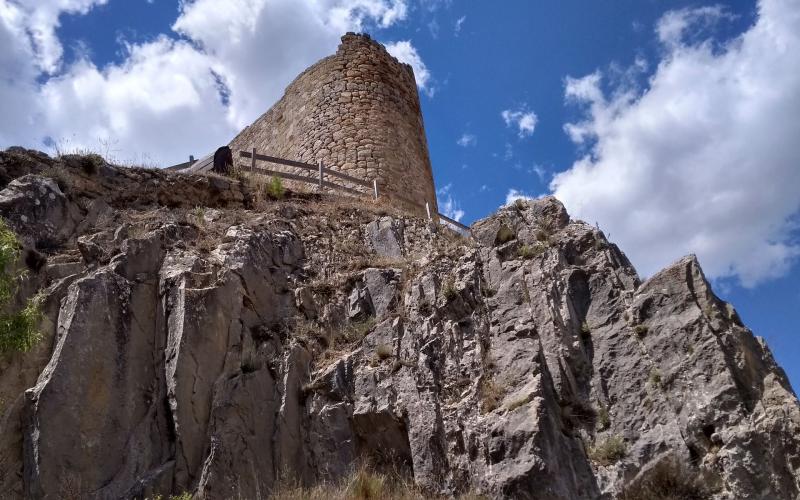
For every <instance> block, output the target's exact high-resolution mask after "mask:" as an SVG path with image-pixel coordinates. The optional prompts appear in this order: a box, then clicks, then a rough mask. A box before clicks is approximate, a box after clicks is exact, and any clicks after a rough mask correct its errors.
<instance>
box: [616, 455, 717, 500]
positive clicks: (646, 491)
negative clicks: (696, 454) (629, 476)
mask: <svg viewBox="0 0 800 500" xmlns="http://www.w3.org/2000/svg"><path fill="white" fill-rule="evenodd" d="M720 486H721V485H720V481H719V478H718V477H716V476H713V475H711V474H709V473H706V472H703V471H699V470H697V469H695V468H690V467H688V466H686V465H684V464H682V463H681V462H680V461H678V460H677V459H676V458H674V457H671V458H669V459H667V460H663V461H661V462H660V463H659V464H657V465H655V466H654V467H652V468H651V469H650V470H648V471H647V472H645V473H644V474H643V475H642V477H640V478H639V479H637V480H636V481H634V482H633V483H631V484H630V485H628V486H627V487H626V488H625V489H624V490H623V491H622V494H620V496H619V499H620V500H710V499H711V498H713V497H714V494H715V493H717V492H719V491H720V489H721V488H720Z"/></svg>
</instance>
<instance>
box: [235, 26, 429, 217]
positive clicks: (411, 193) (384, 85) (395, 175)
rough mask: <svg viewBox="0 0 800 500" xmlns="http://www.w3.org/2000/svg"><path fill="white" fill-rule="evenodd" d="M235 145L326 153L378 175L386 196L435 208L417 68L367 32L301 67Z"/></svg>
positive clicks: (352, 171)
mask: <svg viewBox="0 0 800 500" xmlns="http://www.w3.org/2000/svg"><path fill="white" fill-rule="evenodd" d="M230 147H231V149H232V150H234V156H235V157H236V161H237V163H240V164H241V163H243V162H247V161H248V160H246V159H239V158H238V151H239V150H244V151H249V150H251V149H252V148H254V147H255V148H257V149H258V151H259V152H260V153H263V154H267V155H270V156H277V157H281V158H286V159H290V160H298V161H301V162H305V163H312V164H317V163H318V162H319V161H322V162H323V164H324V165H325V166H326V167H327V168H330V169H332V170H338V171H341V172H344V173H347V174H349V175H351V176H354V177H357V178H359V179H363V180H366V181H370V182H371V181H372V179H378V188H379V191H380V193H381V196H386V197H388V198H389V199H392V200H394V201H395V202H397V203H399V204H407V203H404V200H403V199H401V197H402V198H405V199H409V200H410V201H412V202H413V205H414V207H409V208H415V209H417V210H423V211H424V206H425V202H428V203H430V205H431V209H432V210H433V209H435V208H436V189H435V187H434V183H433V174H432V172H431V163H430V158H429V156H428V144H427V141H426V139H425V128H424V125H423V121H422V112H421V109H420V102H419V94H418V93H417V85H416V82H415V80H414V72H413V70H412V69H411V66H409V65H407V64H403V63H400V62H399V61H398V60H397V59H395V58H394V57H392V56H391V55H390V54H389V53H388V52H387V51H386V48H385V47H384V46H383V45H381V44H380V43H378V42H376V41H374V40H372V39H371V38H370V37H369V36H368V35H356V34H353V33H348V34H347V35H345V36H343V37H342V43H341V45H339V48H338V50H337V51H336V54H334V55H332V56H329V57H326V58H325V59H322V60H321V61H319V62H317V63H316V64H314V65H313V66H311V67H310V68H308V69H307V70H305V71H304V72H303V73H301V74H300V75H299V76H298V77H297V78H296V79H295V80H294V81H293V82H292V83H291V84H290V85H289V86H288V87H287V88H286V92H285V94H284V96H283V97H282V98H281V99H280V100H279V101H278V102H277V103H276V104H275V105H274V106H273V107H272V108H271V109H270V110H269V111H267V112H266V113H265V114H264V115H262V116H261V117H260V118H258V119H257V120H256V121H255V122H254V123H253V124H252V125H250V126H249V127H247V128H245V129H244V130H243V131H242V132H241V133H240V134H239V135H238V136H236V138H234V139H233V141H232V142H231V144H230ZM270 168H273V167H270ZM274 168H282V169H287V167H274ZM289 170H291V169H289ZM303 173H306V172H303ZM336 182H341V181H339V180H337V181H336ZM290 185H291V187H292V188H293V189H298V190H312V189H314V187H313V186H312V185H309V184H303V183H294V184H292V183H290Z"/></svg>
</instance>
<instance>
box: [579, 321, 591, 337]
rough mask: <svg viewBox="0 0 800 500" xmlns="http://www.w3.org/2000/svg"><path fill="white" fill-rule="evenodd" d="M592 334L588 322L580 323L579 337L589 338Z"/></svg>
mask: <svg viewBox="0 0 800 500" xmlns="http://www.w3.org/2000/svg"><path fill="white" fill-rule="evenodd" d="M591 336H592V329H591V328H589V323H587V322H585V321H584V322H583V323H581V337H583V338H589V337H591Z"/></svg>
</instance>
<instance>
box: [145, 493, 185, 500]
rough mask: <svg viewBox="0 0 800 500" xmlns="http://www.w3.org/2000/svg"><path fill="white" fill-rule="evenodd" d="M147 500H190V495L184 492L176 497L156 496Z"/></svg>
mask: <svg viewBox="0 0 800 500" xmlns="http://www.w3.org/2000/svg"><path fill="white" fill-rule="evenodd" d="M147 500H192V494H191V493H188V492H184V493H180V494H178V495H170V496H168V497H165V496H163V495H156V496H154V497H148V498H147Z"/></svg>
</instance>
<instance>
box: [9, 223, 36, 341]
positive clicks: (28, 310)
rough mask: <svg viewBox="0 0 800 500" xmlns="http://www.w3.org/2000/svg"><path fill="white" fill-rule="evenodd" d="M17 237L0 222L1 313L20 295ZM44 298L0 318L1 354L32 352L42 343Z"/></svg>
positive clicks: (34, 298) (34, 299)
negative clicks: (16, 268) (17, 267)
mask: <svg viewBox="0 0 800 500" xmlns="http://www.w3.org/2000/svg"><path fill="white" fill-rule="evenodd" d="M21 247H22V245H20V242H19V239H18V238H17V235H16V234H14V232H13V231H12V230H11V229H10V228H9V227H8V226H7V225H6V223H5V221H3V220H2V219H0V312H2V311H4V310H6V309H7V308H8V306H9V304H10V302H11V300H12V299H13V298H14V295H15V294H16V292H17V283H18V281H19V278H20V277H21V273H19V272H17V271H15V270H14V266H15V264H16V262H17V260H18V259H19V257H20V249H21ZM42 300H43V299H42V297H41V296H38V295H37V296H35V297H33V298H31V299H29V300H28V302H27V304H26V305H25V308H23V309H22V310H21V311H19V312H15V313H7V312H2V314H0V353H7V352H14V351H17V352H26V351H29V350H30V349H31V348H32V347H33V346H34V345H36V343H37V342H38V341H39V340H40V339H41V334H40V333H39V330H38V327H39V322H40V321H41V318H42Z"/></svg>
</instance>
